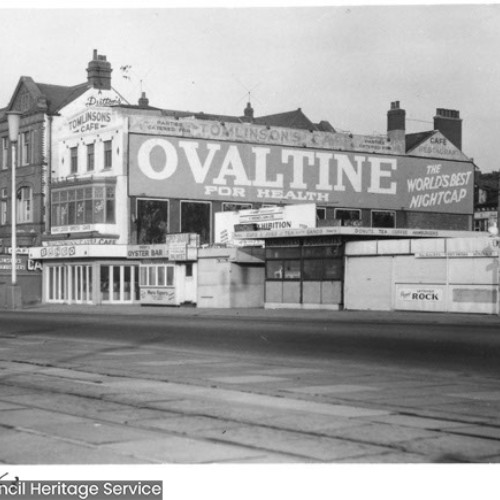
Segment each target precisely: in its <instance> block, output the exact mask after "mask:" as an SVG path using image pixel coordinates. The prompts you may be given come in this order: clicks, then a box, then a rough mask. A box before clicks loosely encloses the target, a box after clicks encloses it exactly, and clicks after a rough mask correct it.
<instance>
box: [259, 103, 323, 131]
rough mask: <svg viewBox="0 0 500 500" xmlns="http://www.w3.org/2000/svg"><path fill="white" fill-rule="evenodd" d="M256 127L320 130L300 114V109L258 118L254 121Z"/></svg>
mask: <svg viewBox="0 0 500 500" xmlns="http://www.w3.org/2000/svg"><path fill="white" fill-rule="evenodd" d="M254 123H257V124H258V125H269V126H272V127H286V128H298V129H306V130H322V129H321V128H320V127H319V125H316V124H315V123H313V122H312V121H311V120H309V118H307V116H306V115H305V114H304V113H303V112H302V109H301V108H298V109H296V110H294V111H286V112H285V113H278V114H275V115H267V116H259V117H258V118H255V119H254Z"/></svg>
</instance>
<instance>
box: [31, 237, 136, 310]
mask: <svg viewBox="0 0 500 500" xmlns="http://www.w3.org/2000/svg"><path fill="white" fill-rule="evenodd" d="M30 258H31V259H34V260H35V261H36V262H43V278H42V281H43V291H42V301H43V302H45V303H58V304H130V303H134V302H138V300H139V262H131V261H130V260H128V259H127V246H126V245H99V244H78V243H77V242H71V241H68V243H67V244H66V245H61V244H58V245H53V246H44V247H35V248H32V249H30Z"/></svg>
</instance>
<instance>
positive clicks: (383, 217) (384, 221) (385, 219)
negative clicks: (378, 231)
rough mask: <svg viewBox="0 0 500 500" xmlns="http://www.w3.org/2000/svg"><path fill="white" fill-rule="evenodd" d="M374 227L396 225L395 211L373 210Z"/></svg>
mask: <svg viewBox="0 0 500 500" xmlns="http://www.w3.org/2000/svg"><path fill="white" fill-rule="evenodd" d="M372 227H396V216H395V212H377V211H375V210H374V211H373V212H372Z"/></svg>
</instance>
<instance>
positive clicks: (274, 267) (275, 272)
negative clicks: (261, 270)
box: [266, 260, 283, 280]
mask: <svg viewBox="0 0 500 500" xmlns="http://www.w3.org/2000/svg"><path fill="white" fill-rule="evenodd" d="M266 279H268V280H276V279H277V280H281V279H283V261H281V260H270V261H267V262H266Z"/></svg>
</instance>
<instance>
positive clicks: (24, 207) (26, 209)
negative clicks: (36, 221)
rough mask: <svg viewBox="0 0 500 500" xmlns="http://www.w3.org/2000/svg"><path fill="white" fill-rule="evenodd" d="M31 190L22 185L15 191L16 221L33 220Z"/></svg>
mask: <svg viewBox="0 0 500 500" xmlns="http://www.w3.org/2000/svg"><path fill="white" fill-rule="evenodd" d="M32 206H33V190H32V189H31V188H30V187H22V188H20V189H19V190H18V191H17V222H19V223H25V222H33V212H32Z"/></svg>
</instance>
